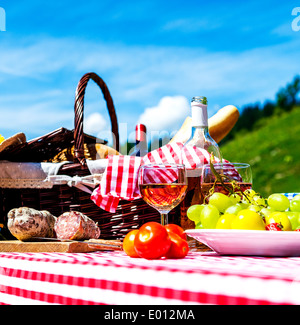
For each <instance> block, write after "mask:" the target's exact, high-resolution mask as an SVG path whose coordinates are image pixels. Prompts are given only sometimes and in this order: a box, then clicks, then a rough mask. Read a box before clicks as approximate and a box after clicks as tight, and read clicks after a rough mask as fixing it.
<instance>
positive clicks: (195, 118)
mask: <svg viewBox="0 0 300 325" xmlns="http://www.w3.org/2000/svg"><path fill="white" fill-rule="evenodd" d="M191 108H192V134H191V137H190V138H189V139H188V140H187V142H186V143H185V146H196V147H198V148H202V149H205V150H206V151H207V152H208V153H210V154H213V155H214V157H215V158H218V159H220V160H221V159H222V157H221V151H220V149H219V146H218V144H217V143H216V141H215V140H214V139H213V138H212V137H211V136H210V134H209V130H208V116H207V98H206V97H193V98H192V101H191Z"/></svg>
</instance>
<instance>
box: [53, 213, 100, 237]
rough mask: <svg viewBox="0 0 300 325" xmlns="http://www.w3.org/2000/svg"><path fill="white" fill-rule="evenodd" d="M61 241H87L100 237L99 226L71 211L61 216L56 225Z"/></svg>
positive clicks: (57, 234)
mask: <svg viewBox="0 0 300 325" xmlns="http://www.w3.org/2000/svg"><path fill="white" fill-rule="evenodd" d="M54 230H55V233H56V236H57V238H59V239H73V240H86V239H97V238H99V236H100V229H99V227H98V224H97V223H95V222H94V221H93V220H92V219H90V218H89V217H87V216H86V215H84V214H83V213H81V212H77V211H70V212H65V213H63V214H62V215H60V216H59V217H58V218H57V220H56V222H55V225H54Z"/></svg>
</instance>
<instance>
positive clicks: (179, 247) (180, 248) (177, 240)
mask: <svg viewBox="0 0 300 325" xmlns="http://www.w3.org/2000/svg"><path fill="white" fill-rule="evenodd" d="M169 236H170V238H171V241H172V244H171V247H170V249H169V250H168V252H167V254H166V258H184V257H186V255H187V254H188V252H189V245H188V243H187V241H186V240H184V239H182V238H181V237H180V236H178V235H177V234H175V233H172V232H170V233H169Z"/></svg>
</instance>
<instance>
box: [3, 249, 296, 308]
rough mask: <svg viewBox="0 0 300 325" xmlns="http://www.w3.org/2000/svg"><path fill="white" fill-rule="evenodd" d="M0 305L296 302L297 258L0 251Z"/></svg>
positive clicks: (207, 253)
mask: <svg viewBox="0 0 300 325" xmlns="http://www.w3.org/2000/svg"><path fill="white" fill-rule="evenodd" d="M0 265H1V269H0V302H1V304H13V305H17V304H23V305H24V304H25V305H27V304H34V305H37V304H63V305H81V304H109V305H149V306H151V305H161V304H163V305H169V304H172V305H176V304H180V305H184V304H222V305H224V304H225V305H226V304H229V305H232V304H300V271H299V270H300V258H298V257H293V258H274V257H273V258H260V257H249V256H248V257H242V256H234V257H233V256H218V255H217V254H215V253H213V252H194V251H193V252H190V253H189V254H188V255H187V257H186V258H185V259H181V260H145V259H138V258H130V257H128V256H127V255H125V253H124V252H94V253H77V254H76V253H75V254H68V253H0Z"/></svg>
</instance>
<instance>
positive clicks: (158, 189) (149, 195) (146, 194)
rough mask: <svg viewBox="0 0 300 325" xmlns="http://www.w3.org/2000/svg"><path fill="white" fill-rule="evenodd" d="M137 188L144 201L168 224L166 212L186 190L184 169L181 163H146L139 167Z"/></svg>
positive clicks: (180, 198) (175, 204)
mask: <svg viewBox="0 0 300 325" xmlns="http://www.w3.org/2000/svg"><path fill="white" fill-rule="evenodd" d="M138 182H139V189H140V193H141V195H142V198H143V199H144V201H145V202H146V203H147V204H149V205H150V206H152V207H153V208H154V209H156V210H157V211H158V212H159V213H160V215H161V224H162V225H166V224H168V213H169V212H170V211H171V210H172V209H173V208H175V207H176V206H177V205H178V204H179V203H180V202H181V201H182V200H183V198H184V196H185V194H186V190H187V177H186V169H185V166H184V165H181V164H169V165H162V164H148V165H143V166H141V167H140V170H139V177H138Z"/></svg>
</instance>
